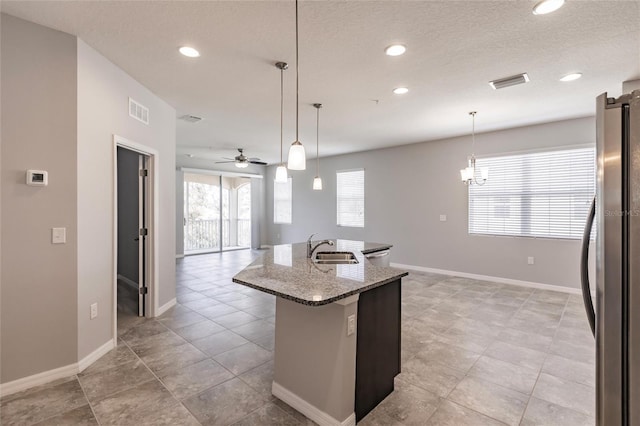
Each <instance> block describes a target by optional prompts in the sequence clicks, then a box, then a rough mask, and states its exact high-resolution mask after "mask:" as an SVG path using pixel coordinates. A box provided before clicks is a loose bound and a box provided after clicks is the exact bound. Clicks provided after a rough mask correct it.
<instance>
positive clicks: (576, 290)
mask: <svg viewBox="0 0 640 426" xmlns="http://www.w3.org/2000/svg"><path fill="white" fill-rule="evenodd" d="M391 266H392V267H394V268H399V269H409V270H413V271H420V272H431V273H434V274H443V275H453V276H456V277H462V278H472V279H475V280H483V281H493V282H496V283H502V284H511V285H517V286H520V287H531V288H537V289H541V290H552V291H559V292H562V293H570V294H582V290H581V289H579V288H571V287H564V286H561V285H553V284H542V283H536V282H532V281H522V280H514V279H512V278H503V277H492V276H489V275H479V274H469V273H467V272H458V271H447V270H445V269H435V268H426V267H424V266H414V265H403V264H400V263H392V264H391Z"/></svg>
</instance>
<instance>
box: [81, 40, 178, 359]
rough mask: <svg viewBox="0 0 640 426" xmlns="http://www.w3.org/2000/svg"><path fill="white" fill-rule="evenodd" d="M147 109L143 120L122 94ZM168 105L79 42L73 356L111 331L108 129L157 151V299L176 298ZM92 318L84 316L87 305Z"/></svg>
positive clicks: (172, 126) (172, 125)
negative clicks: (95, 314)
mask: <svg viewBox="0 0 640 426" xmlns="http://www.w3.org/2000/svg"><path fill="white" fill-rule="evenodd" d="M129 97H132V98H133V99H135V100H136V101H138V102H140V103H141V104H142V105H145V106H146V107H148V108H149V114H150V120H149V121H150V124H149V125H148V126H147V125H145V124H143V123H141V122H139V121H136V120H134V119H132V118H131V117H129V115H128V98H129ZM175 116H176V114H175V110H174V109H173V108H172V107H171V106H170V105H168V104H167V103H166V102H164V101H163V100H162V99H160V98H159V97H157V96H156V95H154V94H153V93H151V92H150V91H149V90H148V89H147V88H145V87H144V86H142V85H141V84H140V83H138V82H137V81H135V80H134V79H133V78H132V77H130V76H129V75H128V74H126V73H125V72H124V71H123V70H121V69H120V68H118V67H117V66H115V65H114V64H113V63H111V62H110V61H109V60H107V59H106V58H105V57H104V56H102V55H101V54H100V53H98V52H97V51H96V50H94V49H93V48H91V47H90V46H88V45H87V44H86V43H84V42H83V41H82V40H78V198H77V199H78V358H79V359H82V358H83V357H84V356H86V355H87V354H89V353H91V352H92V351H94V350H95V349H96V348H98V347H100V346H101V345H102V344H104V343H105V342H107V341H108V340H109V339H111V337H112V333H113V331H112V324H113V312H112V310H111V308H110V307H111V304H112V303H114V301H113V300H112V299H113V267H114V265H113V262H114V260H113V214H114V201H113V194H114V188H113V186H114V176H113V174H114V166H113V161H114V159H113V135H114V134H116V135H119V136H122V137H124V138H126V139H128V140H131V141H134V142H136V143H138V144H142V145H145V146H148V147H151V148H152V149H154V150H156V151H157V152H158V153H159V155H158V163H157V167H158V170H159V182H157V185H158V187H159V189H160V191H159V210H158V211H157V212H156V214H157V215H158V218H159V233H158V235H156V237H157V239H158V241H159V253H158V261H159V265H160V271H159V276H158V290H159V305H160V306H162V305H163V304H165V303H167V302H169V301H170V300H171V299H173V298H174V297H175V223H176V222H175V141H176V118H175ZM94 302H98V310H99V316H98V318H96V319H94V320H91V321H90V320H89V305H90V304H91V303H94Z"/></svg>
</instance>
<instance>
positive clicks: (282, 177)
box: [276, 164, 289, 183]
mask: <svg viewBox="0 0 640 426" xmlns="http://www.w3.org/2000/svg"><path fill="white" fill-rule="evenodd" d="M287 179H289V177H288V176H287V168H286V167H285V166H284V165H282V164H280V165H279V166H278V168H277V169H276V182H278V183H287Z"/></svg>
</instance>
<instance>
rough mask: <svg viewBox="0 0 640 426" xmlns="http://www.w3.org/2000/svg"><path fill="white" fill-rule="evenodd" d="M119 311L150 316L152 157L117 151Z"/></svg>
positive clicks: (119, 147) (117, 293) (117, 299)
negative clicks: (150, 165)
mask: <svg viewBox="0 0 640 426" xmlns="http://www.w3.org/2000/svg"><path fill="white" fill-rule="evenodd" d="M116 150H117V152H116V159H117V160H116V163H117V164H116V169H117V173H116V176H117V200H116V202H117V221H116V226H117V231H116V237H117V243H116V246H117V256H116V271H117V279H116V281H117V284H116V285H117V289H116V296H117V297H116V301H117V311H118V313H119V314H121V315H131V316H141V317H144V316H146V315H148V306H147V304H148V303H147V294H148V278H149V271H148V265H149V261H148V259H149V241H148V239H149V235H148V234H149V226H148V223H149V205H150V204H149V176H148V175H149V156H147V155H144V154H142V153H140V152H137V151H134V150H130V149H127V148H125V147H122V146H117V147H116Z"/></svg>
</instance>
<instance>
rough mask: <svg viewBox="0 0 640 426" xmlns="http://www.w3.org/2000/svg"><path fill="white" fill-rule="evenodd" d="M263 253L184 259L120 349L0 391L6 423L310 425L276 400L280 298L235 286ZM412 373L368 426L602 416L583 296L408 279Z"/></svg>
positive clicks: (405, 336) (405, 334) (569, 421)
mask: <svg viewBox="0 0 640 426" xmlns="http://www.w3.org/2000/svg"><path fill="white" fill-rule="evenodd" d="M258 255H259V252H255V251H237V252H229V253H224V254H210V255H200V256H193V257H188V258H185V259H184V260H180V261H178V265H177V278H178V287H177V300H178V305H177V306H176V307H175V308H173V309H172V310H171V311H169V312H167V313H166V314H164V315H163V316H162V317H160V318H157V319H140V318H137V317H132V316H126V315H122V316H120V317H119V318H118V328H119V343H118V347H117V349H115V350H113V351H111V352H110V353H109V354H107V355H105V356H104V357H103V358H102V359H100V360H99V361H98V362H96V363H95V364H93V365H92V366H91V367H89V368H88V369H87V370H85V371H84V372H82V373H81V374H79V375H77V376H72V377H69V378H66V379H62V380H58V381H56V382H54V383H50V384H48V385H44V386H40V387H37V388H33V389H29V390H27V391H24V392H21V393H17V394H14V395H9V396H7V397H5V398H3V399H2V400H1V405H0V424H2V425H13V424H16V425H18V424H19V425H31V424H39V425H85V424H86V425H95V424H102V425H198V424H203V425H231V424H234V425H260V426H262V425H300V424H313V422H311V421H310V420H308V419H306V418H305V417H304V416H303V415H301V414H300V413H298V412H296V411H295V410H293V409H292V408H290V407H288V406H287V405H286V404H284V403H283V402H281V401H279V400H277V399H276V398H274V397H273V396H271V391H270V389H271V388H270V386H271V379H272V375H273V344H274V342H273V335H274V312H275V302H274V298H273V296H269V295H266V294H264V293H260V292H258V291H255V290H252V289H249V288H246V287H242V286H239V285H237V284H233V283H232V282H231V277H232V276H233V275H234V274H235V273H236V272H237V271H239V270H240V269H242V268H243V267H245V266H246V265H247V264H248V263H249V262H251V261H252V260H253V259H254V258H255V257H256V256H258ZM402 300H403V303H402V305H403V306H402V309H403V313H402V314H403V326H402V359H403V365H402V373H401V374H400V375H399V376H398V377H397V378H396V390H395V391H394V392H393V393H392V394H391V395H389V396H388V397H387V398H386V399H385V400H384V401H383V402H382V403H381V404H380V405H379V406H378V407H377V408H376V409H374V410H373V411H372V412H371V413H370V414H369V415H368V416H367V417H366V418H365V419H363V420H362V421H361V422H360V424H362V425H369V426H371V425H385V426H386V425H399V426H409V425H442V426H448V425H452V426H464V425H470V426H481V425H505V424H507V425H523V426H524V425H526V426H531V425H545V426H551V425H562V426H572V425H576V426H577V425H593V424H594V419H593V416H594V382H595V379H594V350H593V338H592V337H591V334H590V331H589V329H588V325H587V321H586V317H585V314H584V310H583V307H582V302H581V299H580V297H579V296H577V295H568V294H564V293H557V292H550V291H541V290H533V289H529V288H522V287H515V286H509V285H504V284H497V283H493V282H486V281H476V280H471V279H464V278H456V277H450V276H444V275H435V274H426V273H411V274H410V275H409V276H408V277H407V278H405V279H404V280H403V294H402Z"/></svg>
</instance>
